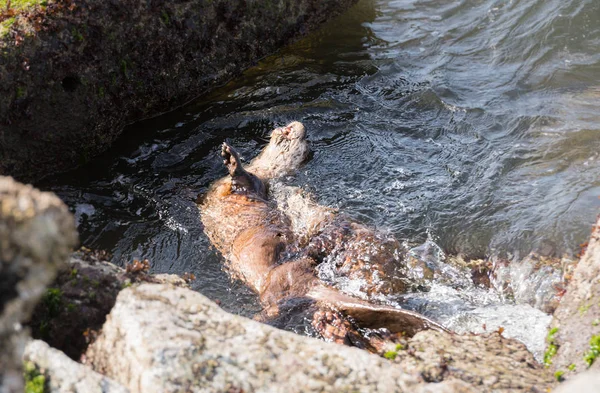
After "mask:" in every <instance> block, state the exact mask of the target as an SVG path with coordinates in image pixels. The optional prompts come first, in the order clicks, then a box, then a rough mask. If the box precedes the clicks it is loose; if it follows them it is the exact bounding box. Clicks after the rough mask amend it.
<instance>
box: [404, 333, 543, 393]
mask: <svg viewBox="0 0 600 393" xmlns="http://www.w3.org/2000/svg"><path fill="white" fill-rule="evenodd" d="M395 353H397V355H396V357H395V359H394V360H395V362H396V363H399V365H400V367H401V368H402V369H403V370H404V371H406V372H416V373H418V374H419V375H420V376H421V377H422V378H423V379H424V380H425V381H429V382H438V381H442V380H445V379H447V378H449V377H454V378H457V379H461V380H463V381H465V382H468V383H469V384H471V385H472V386H479V389H481V390H480V391H486V390H487V391H494V392H500V391H506V392H515V391H529V390H530V389H531V388H532V387H536V388H538V389H540V390H542V391H545V390H546V389H548V388H549V387H550V386H552V384H553V382H554V380H553V376H552V375H551V374H550V373H549V372H548V371H547V370H545V369H544V368H543V367H542V365H540V364H539V363H538V362H537V361H536V360H535V359H534V357H533V355H532V354H531V353H530V352H529V351H528V350H527V348H526V347H525V345H524V344H523V343H521V342H519V341H516V340H513V339H508V338H504V337H502V336H501V335H500V334H498V333H497V332H496V333H492V334H487V335H475V334H467V335H458V334H446V333H442V332H436V331H433V330H428V331H423V332H420V333H417V334H416V335H415V336H414V337H413V338H412V339H410V340H409V341H408V345H406V346H405V347H404V348H402V349H401V350H398V351H395Z"/></svg>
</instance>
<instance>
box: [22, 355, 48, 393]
mask: <svg viewBox="0 0 600 393" xmlns="http://www.w3.org/2000/svg"><path fill="white" fill-rule="evenodd" d="M23 378H24V379H25V393H46V392H48V391H49V390H48V389H47V385H46V377H45V376H44V375H43V374H41V373H40V372H39V370H38V369H37V367H36V366H35V364H33V363H32V362H25V364H24V372H23Z"/></svg>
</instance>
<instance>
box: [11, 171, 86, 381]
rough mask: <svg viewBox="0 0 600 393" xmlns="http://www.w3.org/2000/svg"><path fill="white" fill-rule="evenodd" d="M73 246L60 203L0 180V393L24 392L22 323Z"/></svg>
mask: <svg viewBox="0 0 600 393" xmlns="http://www.w3.org/2000/svg"><path fill="white" fill-rule="evenodd" d="M76 243H77V232H76V230H75V222H74V220H73V217H72V216H71V214H70V213H69V211H68V209H67V207H66V206H65V205H64V204H63V203H62V202H61V201H60V199H58V198H57V197H56V196H55V195H54V194H52V193H46V192H41V191H39V190H37V189H35V188H33V187H31V186H26V185H23V184H20V183H17V182H15V181H14V180H13V179H11V178H8V177H0V348H1V350H0V352H1V353H2V356H0V392H2V393H5V392H13V391H23V390H22V389H23V385H22V383H23V381H22V372H23V371H22V361H21V356H22V353H23V349H24V346H25V342H26V339H27V336H28V334H27V331H26V329H25V328H24V327H23V326H22V323H24V322H25V321H26V320H27V319H28V318H29V316H30V315H31V313H32V311H33V309H34V307H35V305H36V303H37V301H38V299H39V298H40V297H41V296H42V294H43V292H44V289H45V287H46V286H47V285H48V283H50V282H51V281H52V280H53V279H54V277H55V275H56V271H57V269H59V268H60V267H62V266H64V265H65V263H66V261H67V259H68V256H69V253H70V252H71V248H72V247H74V246H75V245H76Z"/></svg>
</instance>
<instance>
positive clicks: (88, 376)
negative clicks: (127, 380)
mask: <svg viewBox="0 0 600 393" xmlns="http://www.w3.org/2000/svg"><path fill="white" fill-rule="evenodd" d="M23 360H24V361H26V362H32V363H33V364H34V366H35V367H36V369H37V370H38V371H39V373H40V374H41V375H44V376H45V380H46V387H47V390H45V392H50V393H62V392H65V393H66V392H78V393H126V392H129V390H128V389H126V388H125V387H123V386H122V385H120V384H118V383H117V382H115V381H113V380H112V379H110V378H107V377H105V376H104V375H101V374H98V373H96V372H94V371H93V370H92V369H90V368H89V367H86V366H84V365H82V364H80V363H77V362H75V361H73V360H71V359H69V357H68V356H66V355H65V354H64V353H62V352H61V351H59V350H57V349H54V348H51V347H50V346H49V345H48V344H46V343H45V342H43V341H40V340H33V341H31V342H30V343H28V344H27V346H26V347H25V353H24V354H23Z"/></svg>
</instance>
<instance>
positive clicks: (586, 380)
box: [552, 371, 600, 393]
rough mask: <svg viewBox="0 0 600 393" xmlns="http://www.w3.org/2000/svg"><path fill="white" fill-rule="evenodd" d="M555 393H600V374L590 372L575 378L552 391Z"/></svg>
mask: <svg viewBox="0 0 600 393" xmlns="http://www.w3.org/2000/svg"><path fill="white" fill-rule="evenodd" d="M552 392H553V393H594V392H600V373H599V372H598V371H588V372H585V373H582V374H579V375H577V376H573V377H572V378H570V379H569V380H568V381H567V382H564V383H563V384H561V385H560V386H559V387H558V388H556V389H555V390H553V391H552Z"/></svg>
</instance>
